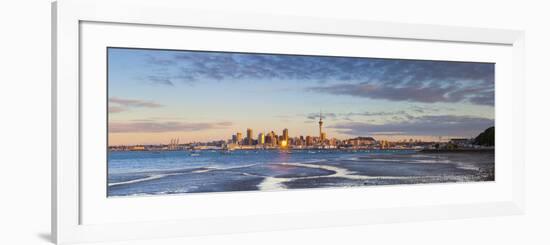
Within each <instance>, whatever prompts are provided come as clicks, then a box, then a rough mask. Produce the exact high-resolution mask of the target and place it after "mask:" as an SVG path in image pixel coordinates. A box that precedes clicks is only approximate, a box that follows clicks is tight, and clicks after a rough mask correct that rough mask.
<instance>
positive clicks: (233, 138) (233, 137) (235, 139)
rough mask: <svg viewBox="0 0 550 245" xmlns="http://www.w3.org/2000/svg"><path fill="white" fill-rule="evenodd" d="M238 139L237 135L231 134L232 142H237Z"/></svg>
mask: <svg viewBox="0 0 550 245" xmlns="http://www.w3.org/2000/svg"><path fill="white" fill-rule="evenodd" d="M238 142H239V141H238V140H237V135H236V134H234V135H233V136H231V143H233V144H237V143H238Z"/></svg>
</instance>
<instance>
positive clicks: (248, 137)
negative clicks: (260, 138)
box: [246, 128, 254, 145]
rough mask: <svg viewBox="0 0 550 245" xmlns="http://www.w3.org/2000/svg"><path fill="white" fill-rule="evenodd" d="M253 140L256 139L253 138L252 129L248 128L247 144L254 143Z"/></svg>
mask: <svg viewBox="0 0 550 245" xmlns="http://www.w3.org/2000/svg"><path fill="white" fill-rule="evenodd" d="M253 141H254V139H252V129H251V128H247V129H246V144H247V145H252V142H253Z"/></svg>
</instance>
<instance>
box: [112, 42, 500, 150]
mask: <svg viewBox="0 0 550 245" xmlns="http://www.w3.org/2000/svg"><path fill="white" fill-rule="evenodd" d="M108 59H109V72H108V78H109V83H108V87H109V101H108V102H109V112H108V113H109V142H108V143H109V145H132V144H134V145H136V144H166V143H168V142H169V141H170V139H172V138H178V139H180V140H181V143H190V142H206V141H214V140H227V139H230V138H231V137H232V135H234V134H235V133H236V132H241V133H245V134H246V133H247V129H251V130H252V131H253V133H255V134H256V135H254V138H258V137H259V134H260V133H264V134H267V133H269V132H271V131H272V130H279V131H281V132H282V131H283V129H287V130H289V131H290V132H292V133H291V134H292V135H294V136H297V135H303V136H306V135H312V136H313V135H318V136H319V137H320V136H321V133H320V131H321V130H320V129H319V124H322V128H323V131H324V132H325V133H326V134H327V135H328V138H338V139H346V138H354V137H358V136H373V137H376V138H377V139H395V140H400V139H401V140H402V139H409V138H414V139H421V140H437V139H438V138H440V137H445V138H452V137H462V138H471V137H475V136H476V135H477V134H479V133H480V132H481V131H483V130H484V129H485V128H487V127H490V126H493V125H494V64H489V63H468V62H448V61H418V60H395V59H393V60H390V59H372V58H350V57H326V56H297V55H271V54H244V53H224V52H194V51H167V50H148V49H124V48H109V49H108ZM320 109H322V110H323V116H324V117H323V122H322V123H319V122H318V121H316V120H317V119H316V117H318V116H319V115H318V114H319V110H320ZM287 132H288V131H287ZM264 137H265V136H264Z"/></svg>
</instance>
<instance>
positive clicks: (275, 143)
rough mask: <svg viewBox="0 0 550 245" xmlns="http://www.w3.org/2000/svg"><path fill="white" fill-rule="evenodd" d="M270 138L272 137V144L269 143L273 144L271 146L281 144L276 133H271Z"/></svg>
mask: <svg viewBox="0 0 550 245" xmlns="http://www.w3.org/2000/svg"><path fill="white" fill-rule="evenodd" d="M269 136H270V138H271V142H269V143H271V145H277V144H279V142H278V137H277V135H276V134H275V132H273V131H271V132H270V133H269Z"/></svg>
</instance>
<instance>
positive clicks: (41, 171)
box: [0, 0, 550, 245]
mask: <svg viewBox="0 0 550 245" xmlns="http://www.w3.org/2000/svg"><path fill="white" fill-rule="evenodd" d="M545 3H546V1H528V0H523V1H521V0H517V1H502V0H485V1H480V0H455V1H443V0H414V1H410V0H376V1H367V0H357V1H352V0H349V1H348V0H333V1H321V0H311V1H306V0H302V1H299V0H263V1H257V0H256V1H255V0H249V1H247V0H232V1H210V0H201V1H198V0H196V1H189V4H190V8H195V9H203V8H208V9H219V10H240V11H254V12H261V13H262V12H263V13H275V14H291V15H303V16H321V17H333V18H352V19H368V20H386V21H397V22H412V23H438V24H446V25H462V26H478V27H494V28H519V29H525V30H526V31H527V86H528V87H527V93H528V94H527V100H528V101H527V127H528V128H527V142H528V145H527V148H528V150H527V159H526V161H527V164H528V165H527V182H528V183H527V214H526V215H523V216H514V217H495V218H480V219H468V220H452V221H432V222H422V223H402V224H391V225H388V224H385V225H376V226H356V227H339V228H330V229H329V228H327V229H315V230H293V231H276V232H264V233H250V234H235V235H224V236H212V237H192V238H183V239H169V240H160V241H159V240H157V241H141V242H123V243H115V244H233V243H236V244H255V245H256V244H298V243H302V244H365V243H373V244H404V243H406V244H409V243H412V244H442V243H443V244H482V243H483V244H501V243H508V242H510V243H511V244H523V243H534V244H535V243H538V244H549V242H550V238H549V237H548V234H547V233H548V231H549V225H548V223H549V220H550V211H549V209H550V198H549V197H548V196H549V195H548V193H550V191H549V190H548V188H549V187H550V184H549V181H548V180H549V178H548V176H549V174H550V160H548V153H546V152H545V150H546V149H548V145H547V144H548V143H547V142H548V141H547V139H549V134H548V132H549V131H548V129H547V128H548V126H549V125H550V123H549V120H548V118H549V116H548V115H549V114H550V110H549V109H548V106H549V105H550V102H549V100H548V99H547V98H548V97H549V96H548V94H549V91H550V86H549V84H550V79H549V76H548V75H547V73H548V72H549V71H550V61H549V60H550V59H549V56H550V52H549V50H550V49H549V47H548V45H549V44H550V25H549V24H548V23H550V15H548V9H549V7H548V6H545ZM0 20H1V21H0V25H1V28H0V62H1V63H0V67H1V68H0V85H1V86H0V87H1V88H0V112H1V114H0V115H1V116H0V118H1V119H0V193H1V195H2V198H1V201H0V244H47V243H48V242H49V231H50V1H49V0H11V1H3V2H2V5H0ZM528 241H530V242H528Z"/></svg>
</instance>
